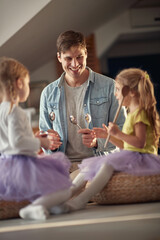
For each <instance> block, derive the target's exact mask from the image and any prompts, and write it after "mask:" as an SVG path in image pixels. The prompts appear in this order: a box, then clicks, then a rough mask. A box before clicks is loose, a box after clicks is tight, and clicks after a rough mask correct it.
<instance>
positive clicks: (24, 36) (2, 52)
mask: <svg viewBox="0 0 160 240" xmlns="http://www.w3.org/2000/svg"><path fill="white" fill-rule="evenodd" d="M117 3H118V5H117ZM144 4H146V6H159V5H160V0H140V1H137V0H118V1H117V0H52V1H51V2H50V3H49V4H48V5H47V6H46V7H45V8H43V9H42V10H41V11H40V12H39V13H38V14H37V15H36V16H35V17H34V18H32V19H31V20H30V21H29V22H28V23H27V24H26V25H25V26H24V27H23V28H21V29H20V30H19V31H18V32H17V33H15V35H13V36H12V37H11V38H10V39H9V40H8V41H7V42H6V43H5V44H3V45H2V46H1V47H0V56H9V57H14V58H16V59H18V60H19V61H22V62H23V63H24V64H25V65H26V66H27V67H28V68H29V70H30V71H31V72H32V71H34V70H36V69H37V68H39V67H40V66H42V65H43V64H45V63H47V62H48V61H49V60H51V59H53V58H55V56H56V39H57V37H58V35H59V34H60V33H61V32H63V31H66V30H70V29H73V30H76V31H81V32H83V33H84V35H86V36H87V35H89V34H90V33H93V32H94V31H95V30H96V29H97V28H99V27H100V26H101V25H103V24H105V23H106V22H107V21H109V20H111V19H112V18H114V17H115V16H117V15H118V14H120V13H122V12H123V11H125V10H127V9H128V8H130V7H139V6H140V7H143V6H145V5H144ZM135 36H136V35H135ZM135 36H134V37H135Z"/></svg>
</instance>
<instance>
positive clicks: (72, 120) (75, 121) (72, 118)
mask: <svg viewBox="0 0 160 240" xmlns="http://www.w3.org/2000/svg"><path fill="white" fill-rule="evenodd" d="M69 119H70V121H71V123H73V124H74V125H77V127H78V128H79V129H81V127H80V126H79V124H78V123H77V120H76V118H75V117H74V116H73V115H70V116H69Z"/></svg>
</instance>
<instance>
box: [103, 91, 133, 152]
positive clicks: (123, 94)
mask: <svg viewBox="0 0 160 240" xmlns="http://www.w3.org/2000/svg"><path fill="white" fill-rule="evenodd" d="M129 90H130V88H129V86H124V87H123V88H122V99H121V102H120V103H119V106H118V109H117V112H116V115H115V117H114V120H113V123H115V122H116V121H117V118H118V115H119V112H120V110H121V107H122V104H123V100H124V97H126V96H127V95H128V93H129ZM109 138H110V134H108V137H107V138H106V141H105V144H104V147H105V148H106V147H107V144H108V142H109Z"/></svg>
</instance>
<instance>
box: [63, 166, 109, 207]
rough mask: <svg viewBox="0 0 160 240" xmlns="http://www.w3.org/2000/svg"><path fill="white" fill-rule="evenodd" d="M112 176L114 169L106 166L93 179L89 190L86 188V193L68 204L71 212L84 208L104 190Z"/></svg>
mask: <svg viewBox="0 0 160 240" xmlns="http://www.w3.org/2000/svg"><path fill="white" fill-rule="evenodd" d="M112 174H113V168H112V167H111V166H109V165H107V164H104V165H103V166H102V167H101V168H100V170H99V172H98V173H97V174H96V176H95V177H94V178H93V180H92V181H91V183H90V184H89V186H88V188H86V189H85V191H84V192H82V193H80V195H78V196H77V197H75V198H74V199H71V200H69V201H68V202H67V205H68V206H69V208H70V210H79V209H82V208H84V207H85V205H86V204H87V203H88V201H89V200H90V199H91V197H93V196H94V195H95V194H96V193H98V192H100V191H101V190H102V189H103V188H104V186H105V185H106V184H107V182H108V181H109V179H110V178H111V176H112Z"/></svg>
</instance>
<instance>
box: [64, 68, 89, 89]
mask: <svg viewBox="0 0 160 240" xmlns="http://www.w3.org/2000/svg"><path fill="white" fill-rule="evenodd" d="M88 77H89V71H88V69H85V71H84V72H83V73H82V74H81V75H80V76H79V77H77V78H72V77H70V76H68V75H65V80H66V82H67V84H68V85H69V86H70V87H79V86H81V85H82V84H83V83H84V82H86V81H87V79H88Z"/></svg>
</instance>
